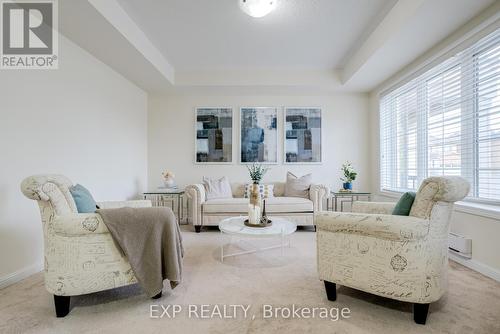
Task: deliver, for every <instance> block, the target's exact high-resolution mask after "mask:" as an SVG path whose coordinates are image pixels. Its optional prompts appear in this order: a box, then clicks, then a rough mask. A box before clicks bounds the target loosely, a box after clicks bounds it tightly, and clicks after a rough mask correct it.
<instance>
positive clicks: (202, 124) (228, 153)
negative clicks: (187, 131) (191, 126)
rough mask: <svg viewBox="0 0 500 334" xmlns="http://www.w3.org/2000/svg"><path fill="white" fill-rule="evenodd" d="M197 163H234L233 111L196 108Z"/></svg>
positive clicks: (217, 108)
mask: <svg viewBox="0 0 500 334" xmlns="http://www.w3.org/2000/svg"><path fill="white" fill-rule="evenodd" d="M195 146H196V147H195V162H196V163H214V164H226V163H227V164H230V163H232V162H233V109H231V108H219V107H216V108H211V107H203V108H196V145H195Z"/></svg>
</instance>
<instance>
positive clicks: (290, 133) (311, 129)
mask: <svg viewBox="0 0 500 334" xmlns="http://www.w3.org/2000/svg"><path fill="white" fill-rule="evenodd" d="M284 120H285V157H284V158H285V159H284V160H285V163H287V164H294V163H300V164H303V163H321V109H320V108H286V109H285V117H284Z"/></svg>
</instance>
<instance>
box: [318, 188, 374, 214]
mask: <svg viewBox="0 0 500 334" xmlns="http://www.w3.org/2000/svg"><path fill="white" fill-rule="evenodd" d="M371 195H372V194H371V193H369V192H358V191H332V192H330V197H328V198H327V200H326V209H327V210H329V211H338V204H339V202H340V211H344V203H346V202H347V203H351V206H352V203H354V202H355V201H359V198H360V197H362V198H365V199H366V200H367V201H370V200H371Z"/></svg>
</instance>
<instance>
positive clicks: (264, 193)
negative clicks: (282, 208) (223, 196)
mask: <svg viewBox="0 0 500 334" xmlns="http://www.w3.org/2000/svg"><path fill="white" fill-rule="evenodd" d="M252 185H253V184H252V183H247V184H245V198H250V193H251V192H252ZM259 192H260V197H261V198H269V197H274V184H259Z"/></svg>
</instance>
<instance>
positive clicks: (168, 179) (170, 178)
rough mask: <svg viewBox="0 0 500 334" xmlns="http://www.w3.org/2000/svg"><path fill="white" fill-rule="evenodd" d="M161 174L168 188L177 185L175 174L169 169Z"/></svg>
mask: <svg viewBox="0 0 500 334" xmlns="http://www.w3.org/2000/svg"><path fill="white" fill-rule="evenodd" d="M161 176H162V178H163V184H164V185H165V187H167V188H174V187H175V180H174V178H175V175H174V173H172V172H171V171H169V170H166V171H164V172H162V173H161Z"/></svg>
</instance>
